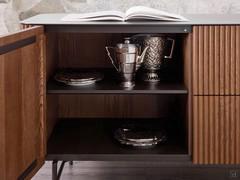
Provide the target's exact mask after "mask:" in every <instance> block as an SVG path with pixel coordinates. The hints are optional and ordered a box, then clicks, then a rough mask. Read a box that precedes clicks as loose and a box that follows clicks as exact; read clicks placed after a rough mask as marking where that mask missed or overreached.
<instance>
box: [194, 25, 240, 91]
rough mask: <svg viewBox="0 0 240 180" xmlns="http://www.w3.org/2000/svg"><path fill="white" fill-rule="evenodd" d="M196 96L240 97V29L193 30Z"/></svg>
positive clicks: (198, 27) (226, 27) (200, 28)
mask: <svg viewBox="0 0 240 180" xmlns="http://www.w3.org/2000/svg"><path fill="white" fill-rule="evenodd" d="M192 42H193V48H192V53H193V54H192V57H193V94H194V95H240V26H194V27H193V39H192Z"/></svg>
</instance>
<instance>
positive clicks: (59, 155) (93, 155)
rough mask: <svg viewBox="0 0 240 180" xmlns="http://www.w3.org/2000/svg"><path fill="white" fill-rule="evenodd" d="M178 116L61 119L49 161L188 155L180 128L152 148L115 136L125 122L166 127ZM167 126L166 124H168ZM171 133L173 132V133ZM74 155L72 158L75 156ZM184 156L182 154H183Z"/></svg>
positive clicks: (53, 140) (136, 158) (155, 157)
mask: <svg viewBox="0 0 240 180" xmlns="http://www.w3.org/2000/svg"><path fill="white" fill-rule="evenodd" d="M177 120H178V118H176V119H171V120H170V119H167V120H164V119H127V120H126V119H125V120H123V119H99V118H97V119H65V120H60V121H59V123H58V125H57V126H56V127H55V129H54V131H53V133H52V136H51V137H50V139H49V141H48V153H47V159H49V160H100V159H101V160H105V161H107V160H117V161H121V160H124V159H125V160H130V161H131V160H133V161H134V160H136V161H138V160H144V159H146V160H155V161H157V160H160V159H161V158H163V159H165V160H166V158H165V157H164V156H161V155H166V156H167V157H168V156H169V158H171V156H170V155H173V157H176V158H177V155H186V157H187V156H188V155H187V147H186V146H185V144H184V143H183V141H184V137H183V136H182V135H183V134H184V132H182V129H180V128H179V127H170V128H169V129H168V131H167V133H168V141H167V142H166V143H164V144H160V145H158V146H157V147H156V148H151V149H139V148H138V149H136V148H129V147H125V146H122V145H120V144H119V143H118V142H117V141H116V140H115V139H114V138H113V131H114V129H116V128H118V127H119V125H121V124H122V123H123V121H125V122H128V123H129V122H136V121H137V122H139V123H140V122H141V123H144V124H145V125H148V126H149V124H147V123H152V124H154V127H155V128H156V126H158V127H159V128H164V127H165V126H168V125H167V124H168V123H169V121H177ZM165 129H166V127H165ZM170 132H171V133H170ZM71 158H72V159H71ZM179 158H181V156H179Z"/></svg>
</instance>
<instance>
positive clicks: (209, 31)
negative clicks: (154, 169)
mask: <svg viewBox="0 0 240 180" xmlns="http://www.w3.org/2000/svg"><path fill="white" fill-rule="evenodd" d="M191 37H192V40H191V42H192V66H191V67H192V75H193V76H192V77H193V79H192V102H193V107H192V108H193V109H192V112H193V117H192V118H193V162H194V163H195V164H239V163H240V96H239V95H240V26H194V27H193V33H192V36H191Z"/></svg>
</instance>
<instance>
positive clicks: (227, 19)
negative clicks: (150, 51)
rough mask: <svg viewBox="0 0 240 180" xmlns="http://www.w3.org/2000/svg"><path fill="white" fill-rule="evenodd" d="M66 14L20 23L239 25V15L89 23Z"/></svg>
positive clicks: (38, 17) (31, 19)
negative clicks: (177, 20)
mask: <svg viewBox="0 0 240 180" xmlns="http://www.w3.org/2000/svg"><path fill="white" fill-rule="evenodd" d="M65 15H67V14H66V13H51V14H39V15H36V16H33V17H30V18H28V19H25V20H23V21H21V23H22V24H32V25H123V26H124V25H143V24H147V25H210V24H212V25H214V24H220V25H237V24H240V14H183V16H184V17H186V18H187V19H188V20H189V21H185V22H167V21H137V22H133V21H129V22H118V21H91V22H80V21H72V22H66V21H62V20H61V19H62V18H63V17H64V16H65Z"/></svg>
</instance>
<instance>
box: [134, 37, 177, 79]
mask: <svg viewBox="0 0 240 180" xmlns="http://www.w3.org/2000/svg"><path fill="white" fill-rule="evenodd" d="M133 39H135V41H137V42H139V43H140V44H141V46H142V48H145V47H148V50H147V52H146V54H145V57H144V60H143V68H144V69H145V73H144V76H143V80H144V81H150V82H156V81H160V77H159V74H158V70H159V69H160V68H161V65H162V62H163V60H164V59H171V58H172V55H173V50H174V46H175V40H174V39H171V38H169V37H167V36H165V35H162V34H147V35H145V34H140V35H135V36H133ZM168 41H171V42H172V47H171V51H170V55H165V53H166V50H167V43H168Z"/></svg>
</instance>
